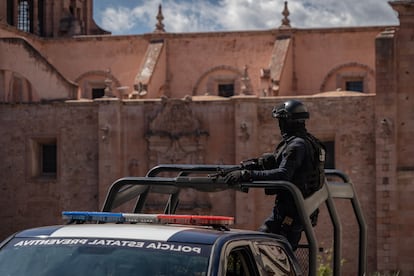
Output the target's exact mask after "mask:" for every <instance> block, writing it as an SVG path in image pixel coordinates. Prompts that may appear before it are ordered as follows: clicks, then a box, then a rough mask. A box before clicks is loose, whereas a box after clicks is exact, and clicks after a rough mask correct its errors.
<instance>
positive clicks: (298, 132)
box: [279, 118, 306, 138]
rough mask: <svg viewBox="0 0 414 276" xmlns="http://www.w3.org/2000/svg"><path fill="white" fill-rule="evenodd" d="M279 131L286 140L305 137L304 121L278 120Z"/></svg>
mask: <svg viewBox="0 0 414 276" xmlns="http://www.w3.org/2000/svg"><path fill="white" fill-rule="evenodd" d="M279 129H280V133H281V134H282V136H283V138H288V137H290V136H304V135H306V127H305V121H304V120H289V119H284V118H280V119H279Z"/></svg>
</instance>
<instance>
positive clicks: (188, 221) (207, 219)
mask: <svg viewBox="0 0 414 276" xmlns="http://www.w3.org/2000/svg"><path fill="white" fill-rule="evenodd" d="M62 216H63V218H64V219H66V220H70V221H77V222H113V223H124V222H129V223H158V224H184V225H204V226H211V225H223V226H225V225H232V224H233V223H234V218H233V217H225V216H199V215H167V214H131V213H109V212H83V211H64V212H62Z"/></svg>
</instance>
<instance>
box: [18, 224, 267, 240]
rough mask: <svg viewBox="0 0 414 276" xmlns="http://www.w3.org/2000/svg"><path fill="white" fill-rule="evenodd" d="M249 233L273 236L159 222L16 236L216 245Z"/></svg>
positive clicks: (53, 228) (53, 229) (78, 226)
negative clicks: (161, 223) (221, 239)
mask: <svg viewBox="0 0 414 276" xmlns="http://www.w3.org/2000/svg"><path fill="white" fill-rule="evenodd" d="M245 235H249V236H252V235H260V236H263V237H265V236H269V235H266V234H264V233H260V232H256V231H249V230H239V229H231V230H224V231H223V230H217V229H213V228H211V227H198V226H181V225H157V224H144V223H142V224H141V223H138V224H115V223H105V224H70V225H57V226H48V227H39V228H32V229H27V230H24V231H21V232H19V233H17V234H16V235H15V237H16V238H40V237H41V238H101V239H102V238H103V239H130V240H154V241H166V242H167V241H168V242H183V243H184V242H185V243H199V244H214V243H215V242H216V241H217V240H218V239H220V238H222V237H228V238H231V237H236V236H238V237H241V236H245Z"/></svg>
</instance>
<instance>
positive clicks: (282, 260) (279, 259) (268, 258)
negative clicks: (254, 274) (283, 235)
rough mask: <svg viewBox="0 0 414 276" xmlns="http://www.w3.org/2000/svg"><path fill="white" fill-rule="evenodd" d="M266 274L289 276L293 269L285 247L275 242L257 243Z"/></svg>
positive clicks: (293, 273) (292, 273) (293, 272)
mask: <svg viewBox="0 0 414 276" xmlns="http://www.w3.org/2000/svg"><path fill="white" fill-rule="evenodd" d="M256 245H257V248H258V251H259V254H260V257H261V259H262V262H263V266H264V270H265V272H266V275H277V276H285V275H286V276H291V275H295V271H294V269H293V267H292V264H291V263H290V260H289V257H288V254H287V253H286V251H285V249H284V248H283V247H282V246H280V245H278V244H276V243H265V242H264V243H257V244H256Z"/></svg>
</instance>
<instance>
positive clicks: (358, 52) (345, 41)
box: [294, 27, 384, 94]
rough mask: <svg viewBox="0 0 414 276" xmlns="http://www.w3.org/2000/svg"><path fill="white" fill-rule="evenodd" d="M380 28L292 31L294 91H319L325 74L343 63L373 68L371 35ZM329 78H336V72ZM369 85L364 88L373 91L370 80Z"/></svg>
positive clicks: (380, 28) (372, 40) (373, 47)
mask: <svg viewBox="0 0 414 276" xmlns="http://www.w3.org/2000/svg"><path fill="white" fill-rule="evenodd" d="M383 29H384V27H375V28H374V27H373V28H358V29H356V28H355V29H352V28H346V29H341V28H338V29H330V30H329V31H327V30H318V29H315V30H298V31H296V32H295V51H294V52H295V54H294V55H295V56H294V60H295V68H294V72H295V76H296V81H297V91H300V93H301V94H302V93H303V94H313V93H315V91H320V88H321V85H322V84H323V80H324V79H325V77H326V76H327V75H328V74H329V73H330V72H331V71H332V70H334V69H336V68H338V66H341V65H344V64H350V63H353V62H355V63H358V64H363V65H367V66H368V67H369V68H370V69H371V70H375V53H374V49H375V37H376V35H377V34H378V33H379V32H381V31H382V30H383ZM309 66H311V68H312V69H311V70H309V68H310V67H309ZM333 77H334V78H336V75H334V76H333ZM369 85H370V86H369V90H368V91H370V92H371V93H372V92H374V91H375V83H374V82H373V81H371V82H370V83H369ZM336 88H337V87H336V86H333V87H332V86H331V85H328V86H327V87H325V90H323V91H334V90H336ZM364 91H367V90H364Z"/></svg>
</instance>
